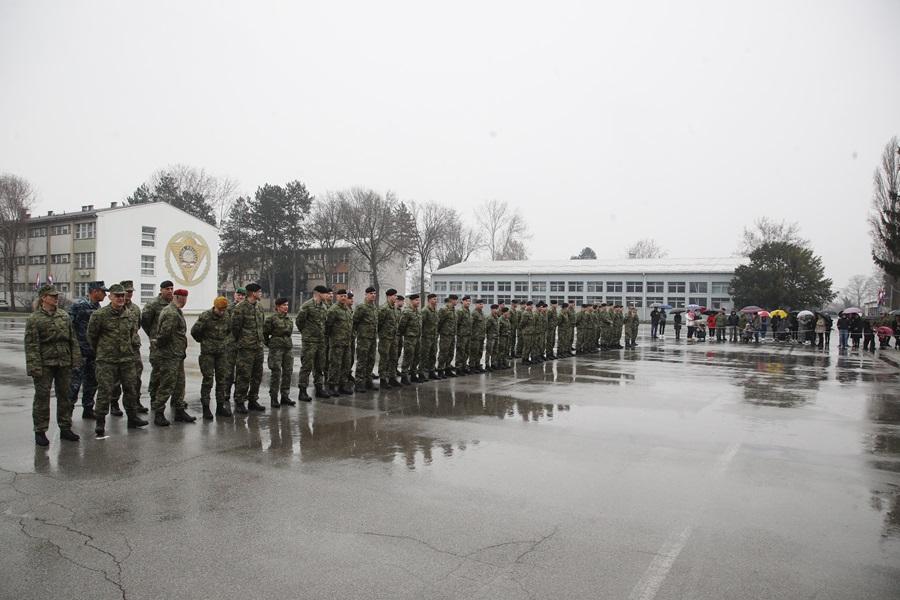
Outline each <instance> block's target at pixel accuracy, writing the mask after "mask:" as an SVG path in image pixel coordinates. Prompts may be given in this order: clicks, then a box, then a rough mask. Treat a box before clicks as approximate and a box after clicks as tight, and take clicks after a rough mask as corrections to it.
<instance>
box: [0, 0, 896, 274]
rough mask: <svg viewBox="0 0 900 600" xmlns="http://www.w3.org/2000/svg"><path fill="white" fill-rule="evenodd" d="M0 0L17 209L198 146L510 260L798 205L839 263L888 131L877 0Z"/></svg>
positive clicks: (830, 259)
mask: <svg viewBox="0 0 900 600" xmlns="http://www.w3.org/2000/svg"><path fill="white" fill-rule="evenodd" d="M135 4H136V3H132V2H121V1H118V0H117V1H113V2H78V1H66V2H42V1H35V0H27V1H10V0H3V1H2V2H0V81H2V88H3V92H2V93H0V116H2V118H0V136H2V137H0V139H2V144H0V171H7V172H12V173H15V174H18V175H21V176H23V177H26V178H27V179H28V180H30V181H31V183H32V184H33V186H34V187H35V189H36V190H37V192H38V207H37V209H38V212H45V211H47V210H56V211H61V210H70V211H71V210H77V209H78V208H79V207H80V206H81V205H82V204H95V205H98V206H101V205H108V203H109V202H111V201H116V200H122V199H123V198H124V197H125V196H127V195H129V194H130V193H131V192H132V191H133V190H134V188H135V187H137V185H139V184H140V183H141V182H143V181H144V180H146V179H147V177H148V176H149V175H150V174H151V173H152V172H153V171H155V170H156V169H158V168H160V167H163V166H166V165H168V164H172V163H186V164H190V165H195V166H197V167H204V168H206V169H207V170H208V171H210V172H212V173H214V174H220V175H227V176H230V177H232V178H234V179H236V180H237V181H238V182H239V183H240V184H241V188H242V190H243V191H244V192H247V193H250V192H253V191H254V190H255V189H256V187H257V186H258V185H261V184H263V183H266V182H269V183H284V182H286V181H289V180H291V179H300V180H302V181H304V182H305V183H306V184H307V186H308V187H309V189H310V190H311V191H312V192H313V193H315V194H320V193H322V192H324V191H327V190H334V189H340V188H346V187H350V186H355V185H361V186H367V187H372V188H374V189H377V190H379V191H385V190H388V189H390V190H394V191H396V192H397V193H398V194H399V196H400V197H401V198H402V199H409V200H419V201H427V200H435V201H439V202H445V203H449V204H453V205H455V206H457V207H458V208H459V209H460V210H461V211H462V212H463V213H464V214H466V215H467V216H469V217H471V215H472V214H473V213H474V211H476V210H478V208H479V206H480V204H481V203H483V202H484V201H485V200H488V199H491V198H497V199H500V200H506V201H509V202H510V203H513V204H515V205H516V206H518V207H519V208H520V209H521V211H522V213H523V214H524V216H525V217H526V219H527V221H528V223H529V225H530V228H531V231H532V233H533V237H532V239H531V241H530V243H529V250H530V254H531V257H532V258H542V259H550V258H568V257H569V256H570V255H572V254H574V253H576V252H577V251H578V250H580V249H581V248H582V247H583V246H591V247H593V248H594V249H595V250H596V251H597V254H598V255H599V257H601V258H612V257H617V256H623V255H624V249H625V248H626V247H627V246H628V245H629V244H630V243H631V242H633V241H635V240H637V239H639V238H644V237H651V238H655V239H656V240H657V241H658V242H659V244H660V245H661V246H663V247H664V248H665V249H666V250H667V251H668V252H669V255H670V256H672V257H688V256H727V255H730V254H731V253H732V252H733V251H734V250H735V248H736V247H737V245H738V241H739V238H740V233H741V229H742V227H743V226H744V225H749V224H751V223H752V222H753V220H754V219H755V218H756V217H757V216H761V215H769V216H772V217H775V218H778V219H781V218H784V219H788V220H796V221H799V222H800V223H801V226H802V232H803V234H804V235H805V236H806V237H808V238H810V239H811V240H812V244H813V246H814V248H815V250H816V251H817V252H818V253H820V254H821V255H822V257H823V259H824V261H825V265H826V270H827V272H828V274H829V276H831V277H833V278H834V280H835V283H836V285H837V286H842V285H844V283H845V282H846V280H847V278H848V277H850V276H851V275H853V274H855V273H869V272H871V269H872V267H871V259H870V256H869V236H868V227H867V225H866V212H867V210H868V207H869V201H870V198H871V190H872V173H873V170H874V168H875V166H876V163H877V161H878V157H879V155H880V153H881V151H882V148H883V147H884V145H885V143H886V142H887V141H888V140H889V139H890V137H891V136H892V135H896V134H900V110H898V107H900V103H898V101H900V63H898V57H900V35H898V30H900V29H898V26H900V1H897V0H883V1H875V0H872V1H863V0H847V1H844V2H836V1H824V0H815V1H809V2H799V1H798V2H791V1H788V0H779V1H776V2H743V3H737V2H721V1H714V2H686V1H685V2H639V3H638V2H615V3H613V2H605V3H601V2H553V3H550V2H541V3H527V2H503V3H501V2H495V3H487V2H454V3H436V2H421V1H416V2H387V1H383V2H371V1H359V2H352V1H342V2H320V3H315V4H314V3H311V2H304V3H301V2H277V3H274V2H260V1H254V2H198V1H192V2H182V1H177V2H161V1H154V2H144V3H142V4H143V7H137V6H135Z"/></svg>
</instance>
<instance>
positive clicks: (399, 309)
mask: <svg viewBox="0 0 900 600" xmlns="http://www.w3.org/2000/svg"><path fill="white" fill-rule="evenodd" d="M405 307H406V304H405V302H404V299H403V296H401V295H400V294H397V300H396V301H395V302H394V311H395V313H396V316H397V325H398V326H399V325H400V317H401V316H403V309H404V308H405ZM395 339H396V344H397V353H396V355H395V356H394V368H393V370H392V371H391V373H392V375H391V376H392V377H394V379H393V380H392V382H394V383H396V385H398V386H399V385H400V357H401V356H402V355H403V336H402V335H400V330H399V329H398V330H397V335H396V337H395Z"/></svg>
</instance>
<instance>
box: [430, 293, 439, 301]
mask: <svg viewBox="0 0 900 600" xmlns="http://www.w3.org/2000/svg"><path fill="white" fill-rule="evenodd" d="M432 298H437V294H428V299H429V300H431V299H432Z"/></svg>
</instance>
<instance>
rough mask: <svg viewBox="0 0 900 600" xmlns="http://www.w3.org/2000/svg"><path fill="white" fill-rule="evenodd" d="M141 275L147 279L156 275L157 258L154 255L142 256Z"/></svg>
mask: <svg viewBox="0 0 900 600" xmlns="http://www.w3.org/2000/svg"><path fill="white" fill-rule="evenodd" d="M141 275H144V276H146V277H153V276H154V275H156V257H155V256H153V255H152V254H142V255H141Z"/></svg>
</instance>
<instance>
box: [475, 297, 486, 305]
mask: <svg viewBox="0 0 900 600" xmlns="http://www.w3.org/2000/svg"><path fill="white" fill-rule="evenodd" d="M475 304H484V300H482V299H481V298H479V299H478V300H476V301H475Z"/></svg>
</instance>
